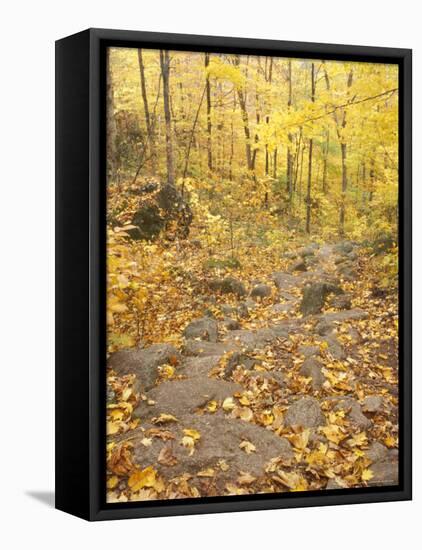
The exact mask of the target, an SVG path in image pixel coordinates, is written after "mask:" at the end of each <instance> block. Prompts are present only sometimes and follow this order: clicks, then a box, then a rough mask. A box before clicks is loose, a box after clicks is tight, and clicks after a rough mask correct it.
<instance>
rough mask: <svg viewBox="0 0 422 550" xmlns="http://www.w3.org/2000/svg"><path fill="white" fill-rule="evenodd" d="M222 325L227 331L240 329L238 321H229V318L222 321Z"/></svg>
mask: <svg viewBox="0 0 422 550" xmlns="http://www.w3.org/2000/svg"><path fill="white" fill-rule="evenodd" d="M223 325H224V327H225V328H226V329H227V330H239V329H240V328H241V325H240V323H239V321H237V320H236V319H230V318H229V317H226V318H225V319H224V321H223Z"/></svg>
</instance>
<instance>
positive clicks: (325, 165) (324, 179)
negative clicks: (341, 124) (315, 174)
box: [322, 130, 330, 195]
mask: <svg viewBox="0 0 422 550" xmlns="http://www.w3.org/2000/svg"><path fill="white" fill-rule="evenodd" d="M329 146H330V131H329V130H327V138H326V141H325V147H324V160H323V166H322V192H323V193H324V195H326V194H327V193H328V185H327V172H328V149H329Z"/></svg>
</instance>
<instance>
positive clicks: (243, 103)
mask: <svg viewBox="0 0 422 550" xmlns="http://www.w3.org/2000/svg"><path fill="white" fill-rule="evenodd" d="M234 63H235V65H237V66H239V64H240V57H239V55H236V56H235V58H234ZM237 97H238V99H239V105H240V111H241V113H242V121H243V131H244V133H245V152H246V164H247V167H248V170H249V171H252V170H253V161H252V148H251V131H250V129H249V116H248V111H247V108H246V92H245V93H244V92H243V90H242V89H241V88H237Z"/></svg>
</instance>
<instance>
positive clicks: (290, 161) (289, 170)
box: [286, 60, 293, 208]
mask: <svg viewBox="0 0 422 550" xmlns="http://www.w3.org/2000/svg"><path fill="white" fill-rule="evenodd" d="M287 70H288V84H289V96H288V100H287V109H288V110H289V111H290V108H291V106H292V62H291V60H289V61H288V64H287ZM288 139H289V145H288V146H287V165H286V166H287V168H286V170H287V172H286V184H287V193H288V197H289V205H290V207H291V203H292V199H293V156H292V151H291V145H290V144H291V143H292V141H293V137H292V134H290V133H289V134H288ZM290 207H289V208H290Z"/></svg>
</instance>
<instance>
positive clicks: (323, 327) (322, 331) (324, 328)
mask: <svg viewBox="0 0 422 550" xmlns="http://www.w3.org/2000/svg"><path fill="white" fill-rule="evenodd" d="M333 330H334V325H333V324H332V323H328V322H327V321H325V320H324V319H323V320H321V321H319V322H318V323H317V324H316V326H315V331H316V333H317V334H319V335H320V336H325V335H326V334H330V333H331V332H333Z"/></svg>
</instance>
